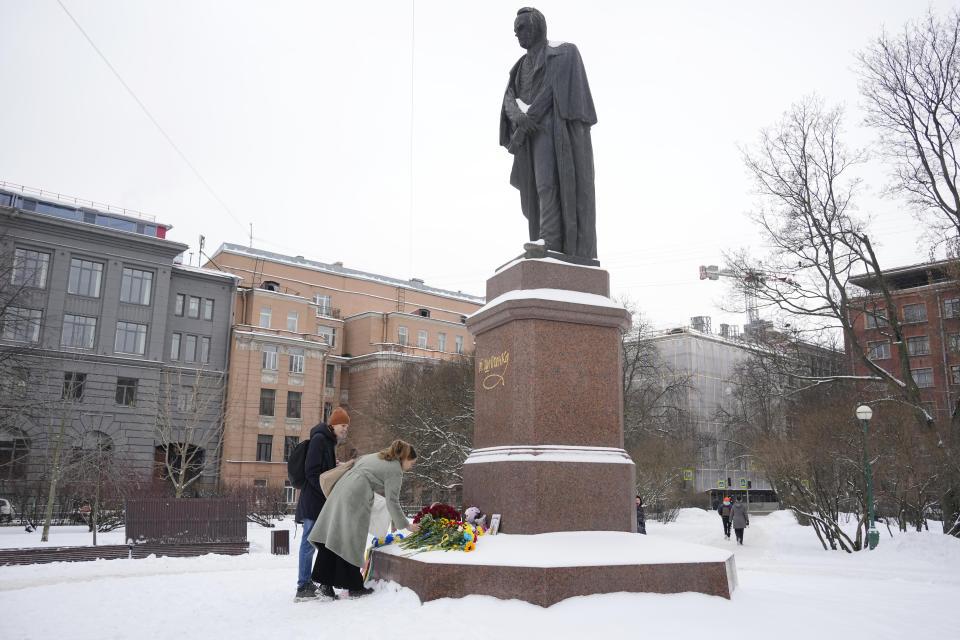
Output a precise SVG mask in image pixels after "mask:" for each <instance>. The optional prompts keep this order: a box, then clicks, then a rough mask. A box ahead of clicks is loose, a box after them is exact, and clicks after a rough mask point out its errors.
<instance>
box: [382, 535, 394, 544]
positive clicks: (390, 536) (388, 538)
mask: <svg viewBox="0 0 960 640" xmlns="http://www.w3.org/2000/svg"><path fill="white" fill-rule="evenodd" d="M391 542H393V534H392V533H388V534H387V537H386V538H384V539H383V544H390V543H391Z"/></svg>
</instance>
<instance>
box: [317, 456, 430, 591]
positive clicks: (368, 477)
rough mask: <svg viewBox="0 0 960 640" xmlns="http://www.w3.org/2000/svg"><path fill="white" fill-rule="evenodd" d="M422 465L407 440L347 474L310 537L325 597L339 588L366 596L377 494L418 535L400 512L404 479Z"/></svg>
mask: <svg viewBox="0 0 960 640" xmlns="http://www.w3.org/2000/svg"><path fill="white" fill-rule="evenodd" d="M416 461H417V452H416V451H415V450H414V448H413V447H412V446H410V445H409V444H408V443H406V442H404V441H403V440H394V441H393V443H392V444H391V445H390V446H389V447H387V448H386V449H384V450H383V451H380V452H379V453H371V454H370V455H366V456H362V457H361V458H360V459H359V460H357V462H356V464H354V465H353V468H352V469H350V470H349V471H347V473H345V474H344V475H343V477H342V478H340V480H338V481H337V484H335V485H334V487H333V491H331V492H330V495H329V496H328V497H327V502H326V504H324V505H323V510H322V511H320V517H319V518H317V522H316V524H314V525H313V529H312V530H311V531H310V536H309V537H308V538H307V539H308V540H309V541H310V542H312V543H313V545H314V546H315V547H316V548H317V560H316V562H315V563H314V565H313V574H312V578H313V581H314V582H318V583H320V591H321V593H322V594H324V595H332V593H333V587H340V588H341V589H349V590H350V594H351V595H353V596H356V595H366V594H368V593H370V592H371V590H370V589H364V587H363V577H362V576H361V574H360V568H361V567H362V566H363V553H364V550H365V549H366V546H367V530H368V529H369V528H370V510H371V508H372V506H373V494H374V492H377V493H382V494H383V496H384V498H386V501H387V510H388V511H389V513H390V517H391V518H392V519H393V523H394V525H396V527H397V528H398V529H409V530H410V531H417V530H418V529H419V528H420V527H419V525H415V524H411V523H410V522H408V521H407V517H406V516H405V515H404V514H403V510H402V509H401V508H400V481H401V480H402V478H403V472H404V471H410V469H412V468H413V465H414V463H415V462H416Z"/></svg>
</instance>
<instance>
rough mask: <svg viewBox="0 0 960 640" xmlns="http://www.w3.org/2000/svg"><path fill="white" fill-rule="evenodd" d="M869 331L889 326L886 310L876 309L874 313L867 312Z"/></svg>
mask: <svg viewBox="0 0 960 640" xmlns="http://www.w3.org/2000/svg"><path fill="white" fill-rule="evenodd" d="M866 320H867V329H876V328H878V327H885V326H887V310H886V309H874V310H873V311H867V317H866Z"/></svg>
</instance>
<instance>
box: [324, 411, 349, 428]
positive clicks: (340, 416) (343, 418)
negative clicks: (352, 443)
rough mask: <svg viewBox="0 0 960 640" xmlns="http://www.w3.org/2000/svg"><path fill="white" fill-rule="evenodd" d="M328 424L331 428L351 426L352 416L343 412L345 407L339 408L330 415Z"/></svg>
mask: <svg viewBox="0 0 960 640" xmlns="http://www.w3.org/2000/svg"><path fill="white" fill-rule="evenodd" d="M327 424H328V425H330V426H331V427H332V426H333V425H335V424H350V416H348V415H347V412H346V411H344V410H343V407H337V408H336V409H334V410H333V413H331V414H330V418H329V419H328V420H327Z"/></svg>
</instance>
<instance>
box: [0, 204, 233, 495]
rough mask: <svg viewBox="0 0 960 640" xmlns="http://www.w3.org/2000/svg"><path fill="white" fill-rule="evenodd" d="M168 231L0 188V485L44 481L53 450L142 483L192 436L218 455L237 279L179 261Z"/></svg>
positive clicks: (208, 454) (211, 469)
mask: <svg viewBox="0 0 960 640" xmlns="http://www.w3.org/2000/svg"><path fill="white" fill-rule="evenodd" d="M167 229H169V226H168V225H162V224H157V223H156V222H154V221H152V220H149V219H142V218H136V217H133V216H129V215H123V214H116V213H112V212H109V211H100V210H96V209H91V208H84V207H77V206H75V205H72V204H66V203H63V202H58V201H56V200H45V199H43V198H33V197H29V196H27V195H24V194H18V193H15V192H12V191H7V190H3V189H0V261H2V263H3V269H2V272H0V278H2V280H3V281H2V284H0V304H2V306H0V321H2V322H0V327H2V331H0V352H2V354H3V355H0V366H2V368H3V371H2V373H3V375H4V376H6V379H7V380H12V381H13V382H12V383H9V384H6V385H3V388H2V390H0V393H2V397H0V483H8V484H9V483H11V482H29V481H30V480H31V479H33V478H36V477H37V476H40V475H43V474H44V473H45V472H46V471H47V470H48V469H49V466H50V460H51V455H52V451H53V449H54V448H55V443H56V441H57V440H58V439H60V440H61V441H62V442H63V443H64V446H65V447H67V448H71V447H72V448H76V447H83V446H85V445H86V444H87V443H90V442H99V443H100V444H101V446H102V445H104V444H105V445H106V447H107V448H109V449H110V450H111V451H112V455H113V456H114V457H115V458H116V459H117V460H120V461H122V462H123V464H124V465H126V466H127V467H128V468H129V469H130V470H131V471H132V472H133V473H135V474H136V475H137V476H139V477H142V478H144V480H149V479H151V478H153V477H154V476H155V475H156V472H157V464H156V463H157V462H158V461H160V460H163V459H164V456H163V452H164V451H165V450H166V449H167V448H168V446H169V445H170V444H171V443H173V442H178V441H182V440H183V439H184V438H189V439H191V440H194V441H196V442H198V443H202V444H204V445H207V446H210V445H213V446H210V448H211V449H212V450H208V451H204V457H205V458H206V459H208V460H209V459H214V458H216V457H217V456H218V455H219V451H218V448H219V445H218V444H217V443H218V442H219V440H218V439H217V437H216V435H215V434H217V433H218V432H221V433H222V426H223V425H222V416H223V404H224V400H225V390H226V371H227V365H228V362H227V360H228V354H229V332H230V325H231V318H232V315H233V306H232V305H233V300H234V290H235V287H236V282H237V278H236V277H235V276H232V275H228V274H223V273H220V272H216V271H211V270H207V269H200V268H195V267H188V266H184V265H181V264H177V262H176V259H177V257H178V256H179V255H180V254H181V253H182V252H183V251H184V250H185V249H186V248H187V247H186V245H184V244H181V243H178V242H174V241H171V240H168V239H166V238H165V235H166V231H167ZM61 429H62V430H63V433H64V435H63V437H62V438H60V437H59V433H60V431H61ZM211 434H213V436H214V437H211ZM217 467H218V465H217V464H215V463H214V464H209V465H205V466H204V468H203V469H202V470H201V469H199V468H198V472H199V473H201V474H202V475H203V477H201V478H200V479H198V481H197V482H196V483H195V484H196V488H197V489H199V488H200V486H201V485H205V486H207V487H209V486H211V485H213V484H215V483H216V469H217ZM0 486H3V485H0Z"/></svg>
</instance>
